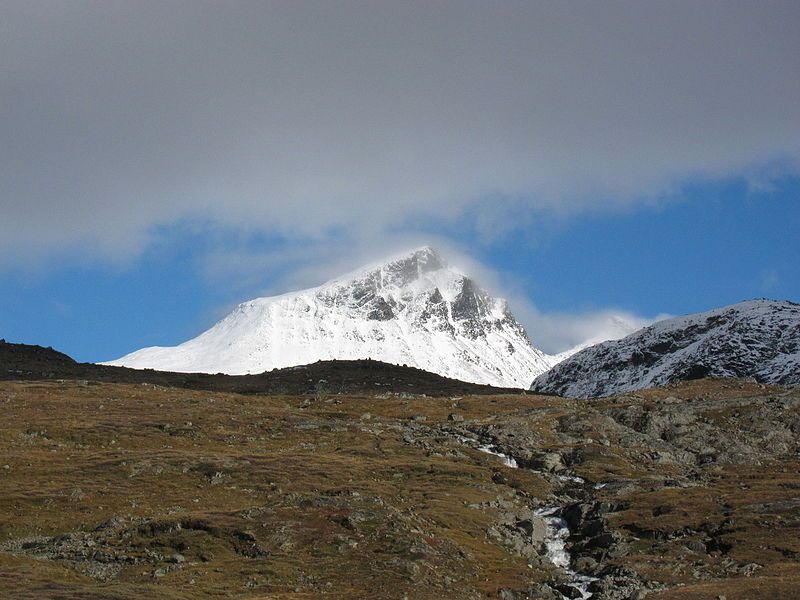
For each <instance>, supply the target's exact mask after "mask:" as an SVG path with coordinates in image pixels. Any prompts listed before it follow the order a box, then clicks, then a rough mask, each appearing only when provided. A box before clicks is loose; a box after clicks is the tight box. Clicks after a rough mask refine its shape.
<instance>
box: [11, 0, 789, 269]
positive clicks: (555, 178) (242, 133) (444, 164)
mask: <svg viewBox="0 0 800 600" xmlns="http://www.w3.org/2000/svg"><path fill="white" fill-rule="evenodd" d="M798 57H800V4H798V3H797V2H750V3H743V2H695V1H692V2H669V3H652V2H630V3H615V2H604V3H589V2H586V3H558V2H552V3H551V2H544V3H539V2H522V3H516V2H502V3H488V2H468V1H459V2H437V3H429V2H402V3H400V2H363V3H358V2H261V1H259V2H200V1H192V2H174V1H173V2H169V1H168V2H164V1H158V2H147V1H142V2H31V1H30V0H26V1H25V2H13V1H12V2H5V3H4V5H3V18H2V20H0V132H1V134H0V135H2V141H3V143H2V144H0V204H1V205H2V212H3V219H2V220H0V240H2V241H0V258H1V259H2V262H3V263H14V262H16V261H18V260H19V259H20V257H21V256H23V255H29V256H30V255H39V254H43V255H47V254H48V253H53V252H56V251H61V250H64V249H73V250H74V249H75V248H84V249H87V248H88V249H89V250H97V249H100V250H102V252H103V255H104V256H107V257H109V258H114V257H125V256H130V255H131V254H134V255H135V253H136V252H138V251H140V250H141V249H142V248H143V247H144V246H145V245H146V244H147V243H148V237H147V236H148V232H151V231H152V228H153V227H154V226H155V225H159V224H168V223H171V222H174V221H176V220H179V219H192V220H198V221H202V222H206V223H210V224H211V226H212V227H217V226H219V227H230V228H233V229H240V230H242V231H247V230H257V231H268V232H276V231H277V232H282V233H284V234H285V233H288V234H290V235H297V236H303V235H310V236H315V235H319V234H320V233H321V232H325V231H329V230H330V228H331V227H340V228H341V230H342V231H343V232H344V233H343V235H344V236H350V237H353V238H356V237H358V236H361V235H373V236H374V235H375V234H376V233H377V232H380V231H381V230H382V229H383V228H385V227H386V226H387V224H393V223H394V224H396V223H397V222H400V221H403V220H405V219H408V218H409V217H414V218H420V217H430V218H432V219H437V218H445V219H446V218H452V217H454V216H458V215H461V214H462V213H463V212H464V211H465V210H467V209H469V210H472V211H475V213H476V214H478V215H481V214H483V215H484V216H486V215H487V214H488V218H485V219H484V220H485V223H486V227H488V228H489V229H491V228H493V227H502V226H503V224H504V221H506V220H508V214H509V211H512V212H513V214H517V215H518V214H521V213H525V212H526V211H534V212H536V211H539V212H547V211H549V212H558V213H561V212H570V211H576V210H583V209H586V208H591V209H597V208H604V207H607V206H616V205H621V204H625V203H631V202H636V201H640V200H642V199H647V198H652V197H653V196H657V195H658V194H663V193H664V192H665V191H668V190H669V189H670V186H673V185H675V184H676V182H680V181H682V180H684V179H685V178H687V177H717V176H727V175H731V174H742V173H744V174H747V173H752V174H753V176H754V177H756V176H757V174H758V172H759V169H761V168H763V167H769V168H770V169H771V170H775V168H776V165H777V166H778V172H785V171H786V170H789V171H793V172H796V168H797V164H798V157H799V156H800V77H798V76H797V74H798V72H799V71H800V58H798ZM486 198H492V199H493V201H492V203H491V206H490V205H489V204H490V203H489V202H488V201H487V200H486Z"/></svg>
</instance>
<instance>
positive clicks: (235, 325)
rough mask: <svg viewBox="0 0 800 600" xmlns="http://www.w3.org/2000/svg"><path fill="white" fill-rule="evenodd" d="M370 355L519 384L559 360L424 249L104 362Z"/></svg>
mask: <svg viewBox="0 0 800 600" xmlns="http://www.w3.org/2000/svg"><path fill="white" fill-rule="evenodd" d="M363 358H372V359H375V360H382V361H385V362H390V363H395V364H407V365H409V366H414V367H418V368H420V369H425V370H426V371H431V372H434V373H438V374H440V375H444V376H446V377H452V378H455V379H460V380H462V381H469V382H475V383H486V384H491V385H496V386H504V387H521V388H527V387H528V386H529V385H530V382H531V381H532V380H533V379H534V378H535V377H536V376H538V375H540V374H541V373H543V372H544V371H546V370H547V369H549V368H550V366H551V365H552V364H553V363H552V358H551V357H549V356H547V355H545V354H544V353H542V352H541V351H539V350H538V349H536V348H534V347H533V346H532V345H531V343H530V341H529V340H528V337H527V335H526V333H525V331H524V329H523V328H522V326H521V325H520V324H519V323H518V322H517V321H516V319H515V318H514V316H513V315H512V314H511V312H510V310H509V308H508V305H507V303H506V301H505V300H503V299H500V298H494V297H492V296H490V295H489V294H488V293H487V292H486V291H485V290H483V289H482V288H480V287H479V286H478V285H477V284H476V283H475V282H474V281H473V280H472V279H470V278H469V277H468V276H467V275H466V274H464V273H462V272H461V271H459V270H457V269H455V268H453V267H450V266H448V265H447V264H446V263H445V261H444V260H443V259H442V258H441V257H440V256H439V254H438V253H436V252H435V251H434V250H433V249H431V248H429V247H427V246H426V247H423V248H420V249H417V250H415V251H413V252H410V253H407V254H405V255H402V256H399V257H396V258H394V259H392V260H390V261H388V262H386V263H385V264H382V265H379V266H374V267H370V268H365V269H361V270H358V271H355V272H353V273H350V274H348V275H346V276H343V277H339V278H336V279H333V280H331V281H329V282H327V283H325V284H323V285H321V286H319V287H316V288H312V289H308V290H303V291H299V292H291V293H288V294H283V295H281V296H275V297H270V298H258V299H256V300H251V301H249V302H244V303H243V304H240V305H239V306H237V307H236V309H234V310H233V312H231V313H230V314H229V315H228V316H227V317H225V318H224V319H223V320H222V321H220V322H219V323H217V324H216V325H214V326H213V327H212V328H211V329H209V330H208V331H206V332H205V333H203V334H201V335H200V336H198V337H196V338H194V339H192V340H189V341H187V342H184V343H183V344H180V345H179V346H174V347H152V348H144V349H142V350H138V351H136V352H133V353H131V354H128V355H127V356H123V357H122V358H120V359H117V360H114V361H111V362H109V363H106V364H109V365H119V366H126V367H133V368H151V369H158V370H163V371H178V372H205V373H217V372H221V373H229V374H237V375H238V374H246V373H261V372H263V371H267V370H270V369H273V368H282V367H289V366H294V365H300V364H308V363H312V362H315V361H317V360H331V359H363Z"/></svg>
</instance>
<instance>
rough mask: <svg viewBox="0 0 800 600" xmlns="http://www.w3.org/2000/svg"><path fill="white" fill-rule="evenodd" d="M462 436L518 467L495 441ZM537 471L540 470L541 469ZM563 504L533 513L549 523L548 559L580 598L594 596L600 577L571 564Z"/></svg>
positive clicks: (573, 477)
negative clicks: (590, 574) (593, 587)
mask: <svg viewBox="0 0 800 600" xmlns="http://www.w3.org/2000/svg"><path fill="white" fill-rule="evenodd" d="M459 440H460V441H461V442H462V443H471V444H473V445H475V447H476V448H477V449H478V450H479V451H481V452H485V453H486V454H491V455H493V456H497V457H498V458H499V459H500V460H501V462H502V463H503V465H505V466H506V467H509V468H511V469H518V468H519V465H518V464H517V461H516V460H515V459H514V457H513V456H509V455H507V454H504V453H503V452H500V451H499V450H498V449H497V447H495V446H493V445H492V444H481V442H480V441H479V440H477V439H474V438H468V437H464V436H459ZM534 472H535V473H541V472H539V471H534ZM541 474H544V473H541ZM556 477H557V478H558V479H559V480H561V481H564V482H567V481H569V482H573V483H580V484H583V483H586V481H585V480H584V479H583V478H581V477H578V476H577V475H558V474H557V475H556ZM563 508H564V507H563V506H549V507H545V508H539V509H537V510H536V511H534V514H535V515H536V516H538V517H541V518H542V520H543V521H544V524H545V527H546V533H545V539H544V545H545V550H546V552H547V558H548V560H550V562H551V563H553V564H554V565H555V566H556V567H558V568H560V569H561V570H562V571H564V572H565V573H566V574H567V575H568V577H569V586H570V587H572V588H574V589H575V590H577V591H578V593H580V597H581V600H587V599H588V598H591V596H592V592H590V591H589V585H590V584H591V583H592V582H593V581H597V578H596V577H591V576H589V575H583V574H581V573H578V572H577V571H575V570H574V569H573V568H572V566H571V563H572V557H570V555H569V552H568V551H567V546H566V541H567V538H568V537H569V535H570V531H569V527H568V526H567V522H566V521H565V520H564V519H562V518H561V511H562V510H563ZM565 598H566V596H565Z"/></svg>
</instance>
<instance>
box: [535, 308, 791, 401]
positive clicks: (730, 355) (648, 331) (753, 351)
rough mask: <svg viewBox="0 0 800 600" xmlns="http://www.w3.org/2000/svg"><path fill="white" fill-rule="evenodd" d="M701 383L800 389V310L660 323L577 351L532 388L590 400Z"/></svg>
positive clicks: (731, 311)
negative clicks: (731, 380) (739, 381)
mask: <svg viewBox="0 0 800 600" xmlns="http://www.w3.org/2000/svg"><path fill="white" fill-rule="evenodd" d="M699 377H754V378H756V379H757V380H758V381H761V382H763V383H780V384H800V305H799V304H795V303H793V302H788V301H782V302H781V301H772V300H751V301H749V302H741V303H739V304H733V305H731V306H726V307H723V308H718V309H715V310H711V311H708V312H703V313H697V314H693V315H688V316H685V317H679V318H675V319H667V320H664V321H659V322H658V323H655V324H653V325H651V326H649V327H645V328H643V329H640V330H639V331H637V332H635V333H632V334H630V335H628V336H627V337H624V338H622V339H621V340H616V341H610V342H605V343H602V344H597V345H595V346H591V347H589V348H586V349H585V350H582V351H580V352H577V353H576V354H574V355H573V356H571V357H569V358H567V359H566V360H564V361H562V362H561V363H559V364H557V365H556V366H554V367H553V368H552V369H551V370H550V371H548V372H546V373H544V374H542V375H540V376H539V377H538V378H537V379H536V380H535V381H534V382H533V385H532V386H531V389H532V390H534V391H537V392H543V393H549V394H559V395H562V396H570V397H575V398H590V397H598V396H608V395H612V394H618V393H622V392H627V391H632V390H637V389H643V388H648V387H653V386H658V385H665V384H667V383H671V382H673V381H678V380H682V379H696V378H699Z"/></svg>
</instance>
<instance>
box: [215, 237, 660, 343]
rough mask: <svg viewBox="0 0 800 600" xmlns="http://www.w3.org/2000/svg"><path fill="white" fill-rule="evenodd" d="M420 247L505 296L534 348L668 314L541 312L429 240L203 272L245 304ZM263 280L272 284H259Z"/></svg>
mask: <svg viewBox="0 0 800 600" xmlns="http://www.w3.org/2000/svg"><path fill="white" fill-rule="evenodd" d="M423 245H430V246H432V247H434V248H436V249H437V251H439V253H440V254H441V255H442V256H443V257H444V259H445V260H446V261H447V262H448V263H449V264H450V265H452V266H454V267H456V268H458V269H460V270H461V271H463V272H464V273H467V274H468V275H469V276H470V277H472V278H473V279H474V280H475V281H477V282H478V283H479V284H480V285H481V286H482V287H484V288H486V289H487V290H488V291H489V292H490V293H491V294H493V295H495V296H500V297H504V298H506V299H507V300H508V302H509V306H510V307H511V310H512V312H513V313H514V316H515V317H516V318H517V320H518V321H519V322H520V324H522V326H523V327H525V330H526V331H527V333H528V336H529V337H530V339H531V342H532V343H533V344H534V346H536V347H537V348H539V349H541V350H543V351H544V352H546V353H549V354H556V353H559V352H563V351H566V350H569V349H571V348H573V347H575V346H578V345H580V344H585V343H587V342H591V343H598V342H601V341H605V340H610V339H617V338H620V337H623V336H625V335H627V334H629V333H632V332H633V331H634V330H636V329H639V328H641V327H644V326H646V325H649V324H650V323H652V322H653V321H654V320H659V319H662V318H667V317H668V316H669V315H664V314H661V315H656V316H654V317H644V316H641V315H637V314H634V313H632V312H630V311H626V310H621V309H613V308H603V309H595V310H586V311H582V312H578V313H567V312H546V311H542V310H540V309H539V308H538V307H537V306H536V304H535V302H533V301H532V300H531V299H530V297H529V295H528V294H527V293H526V291H525V289H524V287H525V286H524V283H525V282H521V281H519V280H518V279H517V278H516V276H515V275H513V274H511V273H508V272H503V271H500V270H497V269H494V268H492V267H490V266H488V265H487V264H485V263H483V262H481V261H479V260H477V259H475V258H474V257H473V256H472V255H471V254H470V249H469V248H467V247H464V246H463V245H459V244H455V243H453V242H452V241H450V240H448V239H447V238H442V237H437V236H432V235H426V236H418V235H405V234H401V235H393V236H392V235H388V236H375V237H372V238H369V239H362V240H360V241H359V242H358V243H356V244H354V243H352V241H351V240H343V239H339V240H332V239H325V240H320V241H318V242H316V243H314V242H308V243H306V244H305V245H303V246H302V247H292V248H289V249H286V248H283V247H281V248H279V249H272V250H261V251H247V250H236V249H235V250H231V251H228V252H224V253H219V252H213V253H210V254H208V255H206V256H205V257H204V258H203V260H202V261H201V262H200V269H201V271H202V273H203V274H204V275H205V277H206V278H207V281H208V283H209V285H213V286H224V287H225V289H229V290H232V295H233V296H236V297H237V298H238V299H239V300H240V301H241V300H245V299H250V296H248V294H250V295H253V296H273V295H278V294H282V293H285V292H290V291H296V290H300V289H306V288H309V287H315V286H317V285H321V284H322V283H324V282H326V281H328V280H330V279H333V278H335V277H339V276H342V275H345V274H346V273H349V272H351V271H354V270H356V269H360V268H362V267H364V266H367V265H366V263H365V261H367V262H369V263H372V264H382V263H383V262H384V261H385V260H387V259H388V258H390V257H392V256H395V255H398V254H401V253H404V252H406V251H409V250H412V249H414V248H417V247H420V246H423ZM364 257H370V258H368V259H365V258H364ZM262 282H266V283H267V285H266V286H261V287H259V285H260V284H261V283H262ZM253 290H255V291H253ZM232 308H233V305H232V304H231V303H228V304H226V305H225V306H224V307H220V309H219V310H217V311H215V312H214V315H213V316H214V318H215V319H219V318H222V316H224V315H225V314H226V313H227V312H229V311H230V310H231V309H232ZM209 325H210V323H209Z"/></svg>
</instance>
